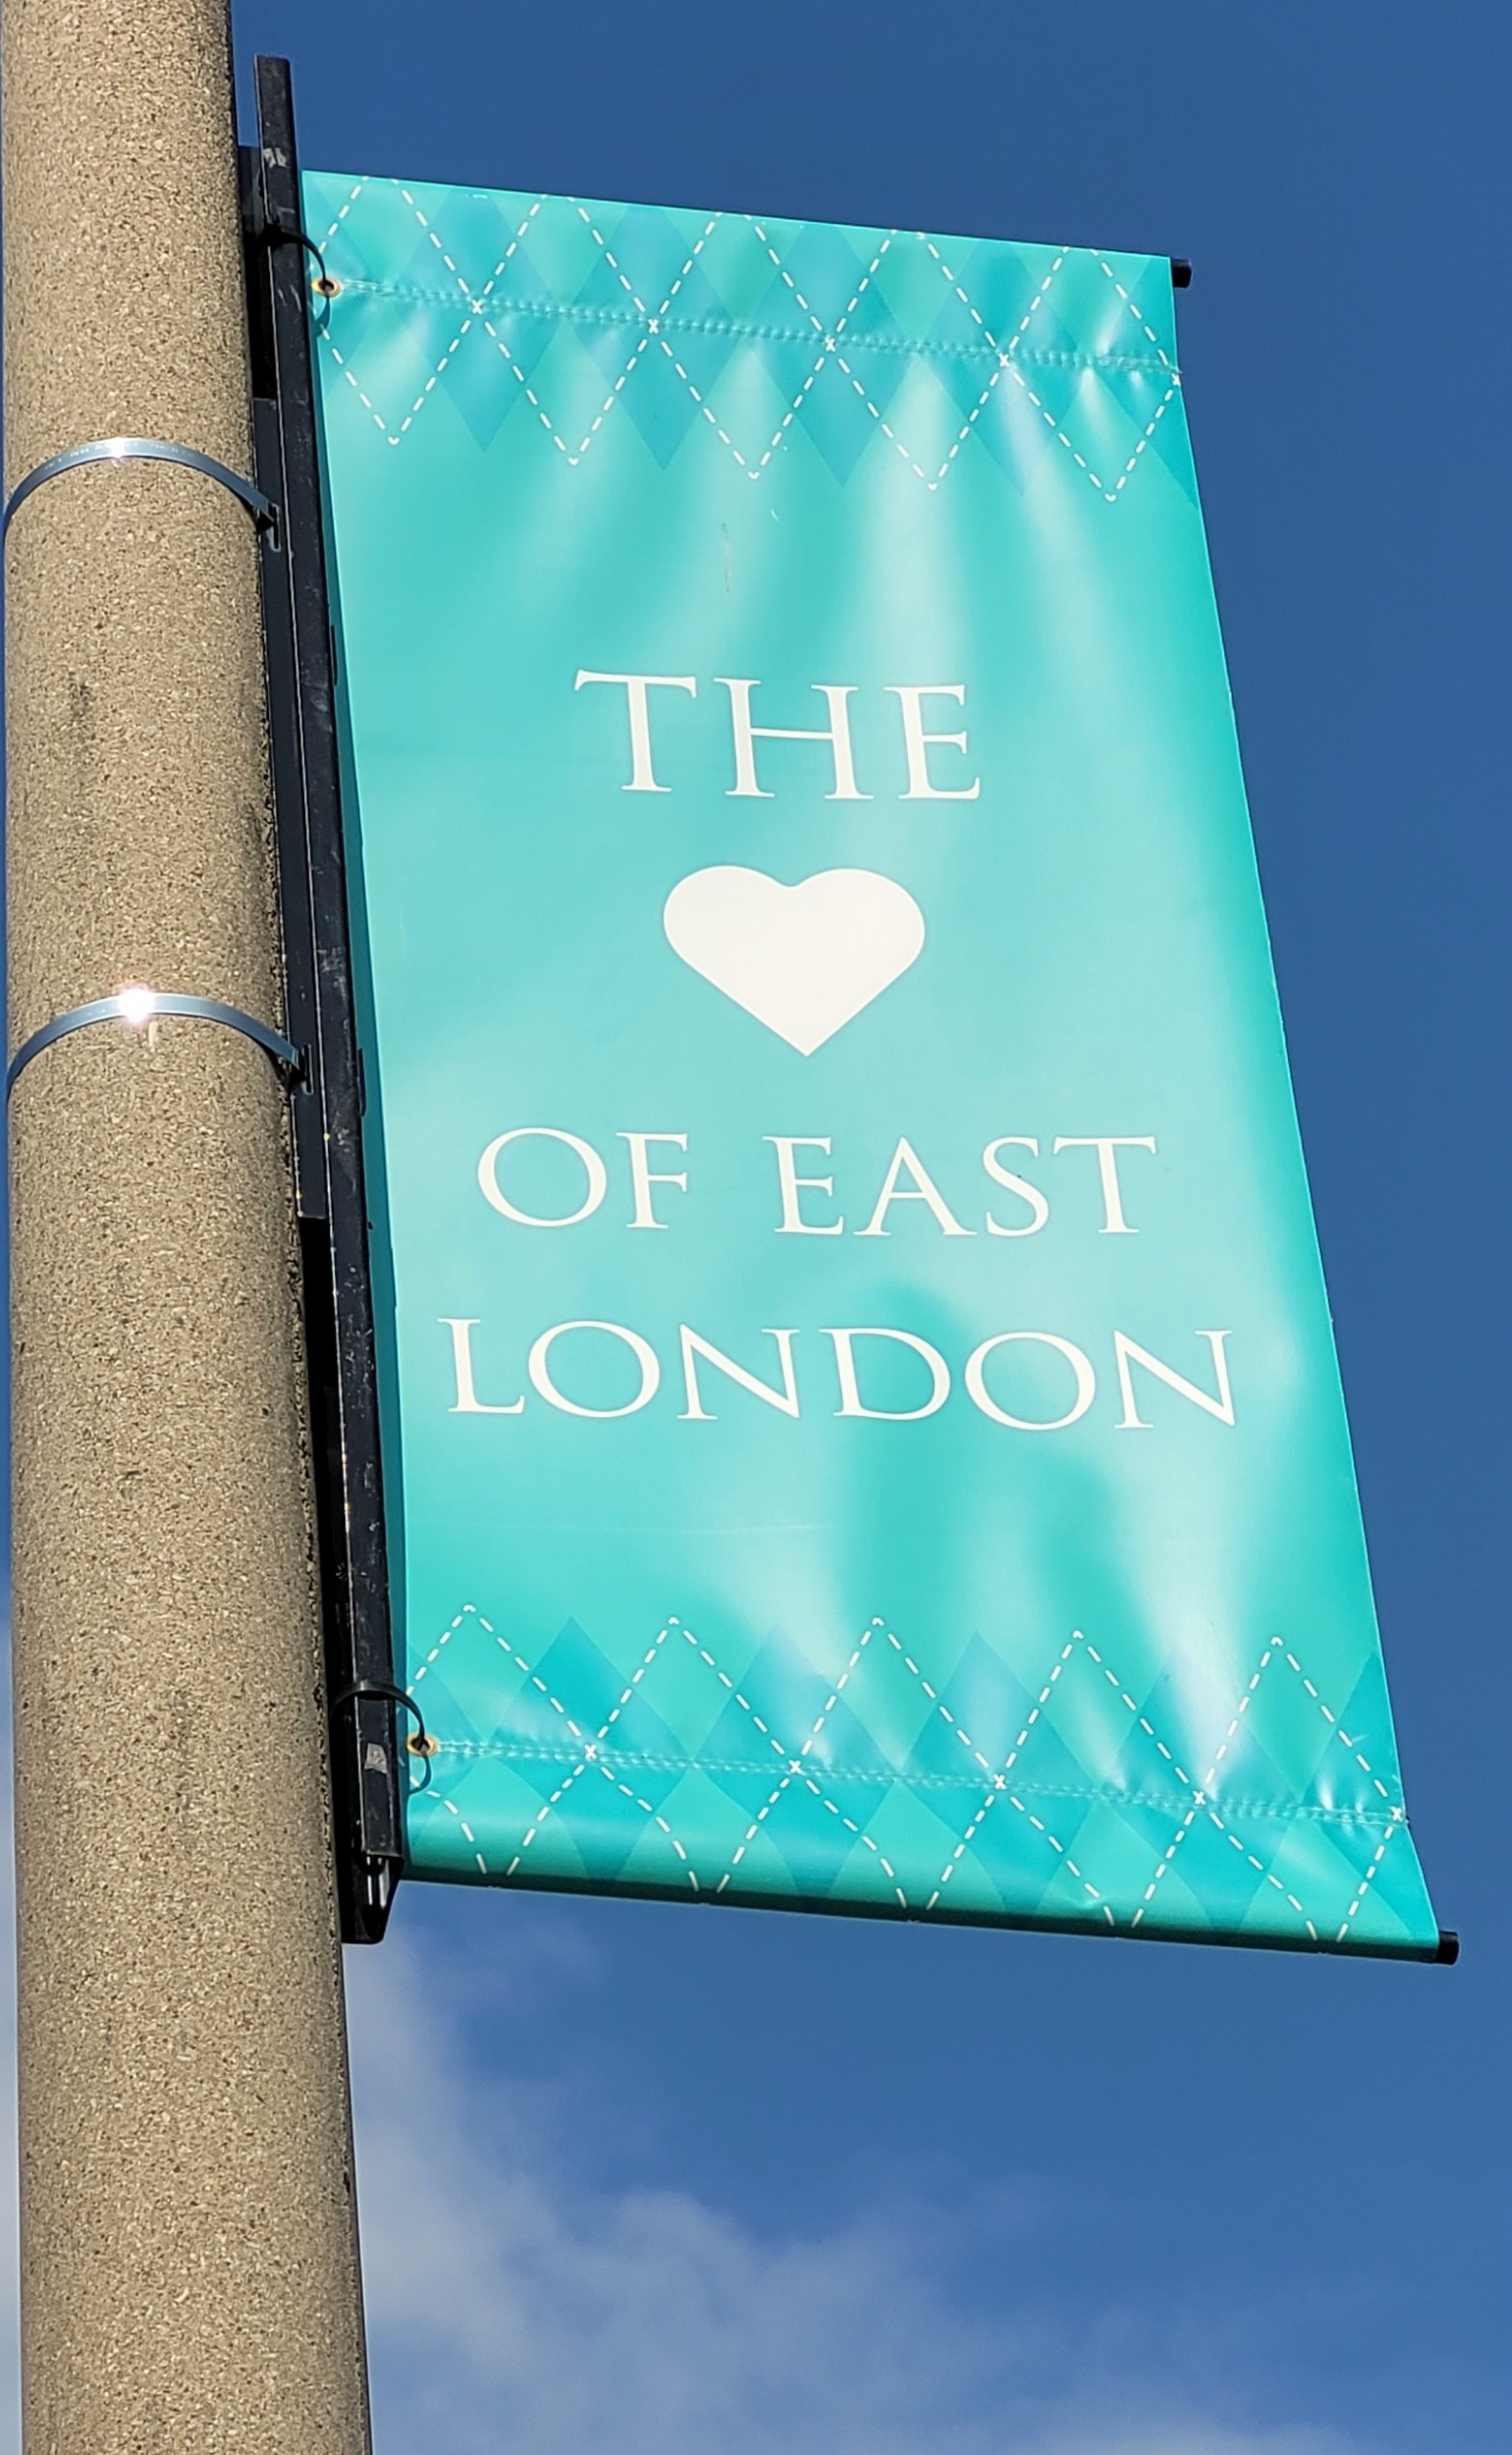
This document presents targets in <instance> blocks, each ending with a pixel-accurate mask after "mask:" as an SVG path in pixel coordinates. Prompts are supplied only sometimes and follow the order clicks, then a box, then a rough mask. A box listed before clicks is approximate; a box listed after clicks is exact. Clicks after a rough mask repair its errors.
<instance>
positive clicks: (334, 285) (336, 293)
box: [310, 272, 342, 299]
mask: <svg viewBox="0 0 1512 2455" xmlns="http://www.w3.org/2000/svg"><path fill="white" fill-rule="evenodd" d="M310 288H311V290H313V292H314V293H315V296H316V298H317V299H339V298H340V296H341V289H342V286H341V283H340V282H339V281H338V280H337V278H336V275H335V274H334V273H326V272H320V273H317V274H316V275H315V278H314V280H313V281H312V282H311V283H310Z"/></svg>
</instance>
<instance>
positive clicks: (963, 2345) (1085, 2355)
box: [348, 1933, 1364, 2455]
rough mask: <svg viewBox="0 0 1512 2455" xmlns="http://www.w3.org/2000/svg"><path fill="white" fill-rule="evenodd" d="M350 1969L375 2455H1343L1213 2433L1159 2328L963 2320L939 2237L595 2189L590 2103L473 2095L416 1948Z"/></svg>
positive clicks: (1305, 2433)
mask: <svg viewBox="0 0 1512 2455" xmlns="http://www.w3.org/2000/svg"><path fill="white" fill-rule="evenodd" d="M348 1957H349V1975H350V1980H351V2000H352V2038H353V2061H354V2072H355V2080H356V2091H357V2116H358V2165H359V2188H360V2195H361V2203H362V2211H363V2239H364V2263H365V2270H366V2288H367V2297H368V2319H369V2329H370V2333H371V2337H372V2340H373V2348H374V2373H375V2397H376V2405H377V2442H378V2450H379V2455H412V2450H413V2449H414V2448H415V2447H417V2446H418V2447H425V2448H437V2449H445V2450H446V2455H515V2450H519V2455H603V2450H605V2449H612V2450H613V2455H1364V2450H1363V2449H1362V2448H1360V2447H1359V2445H1358V2442H1357V2441H1355V2440H1352V2439H1345V2438H1343V2437H1341V2436H1339V2435H1338V2434H1337V2433H1336V2432H1333V2431H1330V2430H1325V2429H1310V2428H1280V2429H1276V2428H1271V2429H1260V2430H1249V2431H1246V2430H1245V2429H1244V2428H1233V2427H1224V2426H1221V2424H1220V2422H1219V2421H1217V2420H1211V2421H1210V2420H1209V2419H1208V2418H1206V2417H1205V2411H1204V2400H1205V2399H1204V2396H1203V2393H1202V2391H1201V2373H1202V2372H1203V2370H1204V2368H1205V2365H1204V2364H1203V2363H1202V2362H1201V2360H1200V2358H1199V2359H1197V2360H1195V2361H1194V2359H1193V2358H1192V2357H1191V2348H1190V2341H1189V2331H1186V2330H1184V2329H1183V2326H1182V2325H1181V2324H1180V2323H1179V2322H1171V2323H1170V2324H1169V2325H1168V2326H1166V2325H1163V2322H1162V2321H1161V2317H1160V2314H1159V2313H1158V2312H1157V2313H1156V2314H1154V2316H1152V2314H1151V2313H1150V2312H1148V2311H1147V2312H1143V2313H1140V2314H1130V2313H1107V2312H1104V2313H1093V2314H1090V2315H1089V2314H1085V2313H1081V2312H1078V2311H1077V2310H1075V2309H1074V2308H1073V2307H1072V2306H1071V2303H1070V2299H1069V2297H1064V2298H1063V2300H1062V2302H1061V2304H1060V2305H1059V2306H1058V2307H1057V2306H1056V2305H1055V2304H1054V2303H1053V2301H1052V2300H1051V2299H1049V2298H1048V2297H1041V2298H1039V2299H1037V2300H1036V2302H1035V2303H1034V2305H1033V2306H1032V2307H1029V2308H1026V2311H1025V2313H1024V2314H1023V2316H1022V2317H1021V2318H1020V2319H1016V2320H1015V2321H1014V2322H1013V2323H1011V2324H1004V2323H1003V2322H1002V2321H1001V2320H1000V2319H986V2318H984V2317H982V2316H981V2315H979V2314H976V2313H969V2312H967V2311H965V2310H963V2309H962V2308H961V2307H960V2305H959V2302H958V2300H952V2296H951V2292H950V2287H949V2281H948V2274H947V2253H948V2250H949V2247H950V2241H949V2237H950V2228H951V2223H952V2221H955V2222H957V2223H958V2222H959V2221H960V2218H959V2213H958V2211H944V2210H939V2209H936V2210H933V2211H931V2210H920V2209H915V2210H913V2211H911V2212H910V2211H905V2210H900V2209H898V2208H897V2207H896V2206H895V2205H894V2206H892V2207H891V2208H887V2207H883V2208H879V2209H877V2210H876V2211H874V2212H873V2213H872V2214H870V2215H868V2216H863V2217H861V2218H859V2219H857V2220H855V2221H854V2222H852V2223H850V2224H847V2225H844V2226H841V2227H839V2228H837V2229H832V2230H829V2231H820V2232H809V2233H805V2232H803V2231H801V2230H799V2229H798V2227H797V2226H796V2225H795V2226H794V2228H793V2230H792V2231H791V2232H790V2233H789V2234H788V2235H787V2236H786V2237H785V2238H783V2239H778V2240H772V2239H770V2238H765V2237H763V2236H761V2235H759V2234H758V2233H756V2232H755V2231H754V2230H752V2229H751V2228H749V2227H747V2226H745V2225H742V2224H741V2223H740V2222H738V2221H737V2220H736V2219H735V2218H734V2217H732V2216H731V2215H729V2213H728V2212H725V2211H722V2210H720V2209H714V2208H710V2207H707V2206H704V2205H702V2204H701V2203H700V2202H699V2201H698V2200H697V2199H695V2198H693V2197H691V2196H689V2195H688V2194H686V2193H683V2192H677V2191H667V2190H662V2191H652V2190H645V2189H626V2188H617V2187H609V2186H604V2185H597V2184H595V2183H594V2182H593V2181H592V2180H591V2178H590V2179H585V2178H584V2177H585V2175H586V2176H590V2177H591V2173H592V2164H593V2160H592V2156H591V2146H592V2139H593V2132H594V2125H595V2121H596V2120H603V2119H605V2117H604V2115H603V2113H602V2110H601V2109H600V2108H599V2107H598V2106H596V2104H595V2102H593V2101H591V2100H589V2097H588V2092H587V2089H586V2087H585V2086H581V2084H576V2083H573V2082H571V2081H568V2082H567V2083H565V2084H564V2088H563V2090H562V2091H559V2092H558V2093H556V2094H555V2095H553V2096H552V2097H551V2098H550V2099H549V2100H547V2101H546V2102H545V2103H543V2101H542V2100H541V2098H540V2096H539V2094H538V2093H537V2091H535V2090H534V2089H533V2088H530V2087H527V2086H522V2085H521V2083H520V2082H519V2081H518V2080H516V2079H515V2078H513V2076H512V2075H511V2074H509V2073H508V2072H507V2071H504V2070H491V2071H485V2070H482V2069H480V2068H479V2067H478V2065H477V2063H476V2061H475V2060H474V2059H472V2058H469V2056H468V2053H467V2051H466V2046H465V2042H464V2039H463V2035H462V2021H461V2017H460V2008H459V2005H460V1998H459V1995H458V1993H457V1991H456V1989H457V1983H458V1982H457V1979H456V1976H455V1973H453V1972H450V1971H449V1969H448V1967H447V1964H446V1956H445V1954H444V1953H443V1951H442V1950H441V1949H440V1948H438V1946H437V1945H436V1944H435V1943H433V1942H432V1943H430V1944H427V1943H425V1942H424V1941H423V1940H421V1939H418V1938H417V1937H415V1936H414V1935H413V1934H412V1933H411V1934H404V1933H399V1934H396V1935H395V1936H393V1937H391V1938H390V1940H389V1941H388V1942H387V1943H386V1944H385V1945H384V1946H383V1948H382V1949H381V1951H378V1952H364V1953H360V1954H350V1955H349V1956H348ZM530 1983H532V1985H540V1984H542V1983H543V1982H542V1980H541V1975H540V1972H539V1971H536V1972H534V1973H531V1976H530ZM544 1992H545V1995H546V1996H547V1998H548V1999H549V1997H550V1995H551V1992H552V1988H551V1983H550V1978H549V1976H548V1977H547V1979H546V1980H545V1982H544ZM585 2144H586V2147H587V2149H588V2151H589V2154H587V2155H585V2154H584V2147H585ZM604 2161H605V2162H606V2163H608V2162H609V2161H610V2160H607V2159H606V2160H604ZM964 2221H965V2222H967V2223H968V2224H969V2223H970V2222H971V2221H973V2218H972V2215H971V2212H970V2211H966V2213H965V2217H964ZM957 2247H958V2245H957ZM1152 2331H1153V2332H1154V2334H1155V2335H1160V2334H1161V2333H1162V2331H1163V2335H1164V2338H1165V2340H1164V2341H1163V2342H1159V2341H1152V2340H1151V2337H1152ZM1184 2333H1188V2342H1187V2344H1186V2346H1185V2347H1183V2341H1182V2339H1183V2334H1184ZM1136 2338H1137V2339H1138V2342H1137V2349H1136ZM1183 2370H1184V2373H1185V2380H1186V2392H1183V2391H1182V2389H1183ZM1194 2372H1195V2373H1197V2383H1196V2384H1195V2385H1194V2383H1193V2381H1194ZM1156 2380H1160V2381H1161V2384H1160V2385H1159V2386H1156V2385H1155V2384H1154V2383H1153V2382H1154V2381H1156ZM1210 2400H1211V2399H1210Z"/></svg>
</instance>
